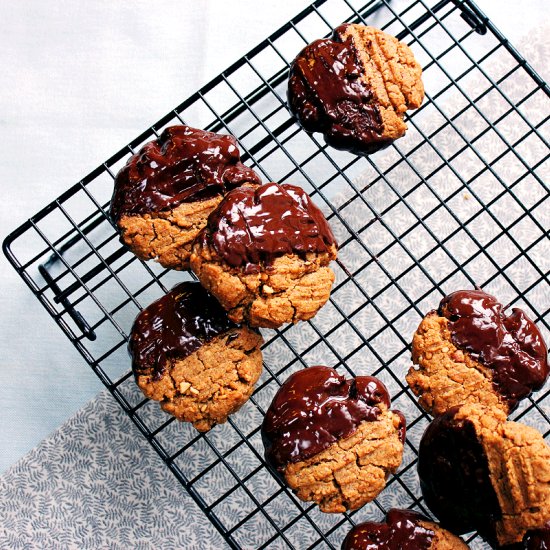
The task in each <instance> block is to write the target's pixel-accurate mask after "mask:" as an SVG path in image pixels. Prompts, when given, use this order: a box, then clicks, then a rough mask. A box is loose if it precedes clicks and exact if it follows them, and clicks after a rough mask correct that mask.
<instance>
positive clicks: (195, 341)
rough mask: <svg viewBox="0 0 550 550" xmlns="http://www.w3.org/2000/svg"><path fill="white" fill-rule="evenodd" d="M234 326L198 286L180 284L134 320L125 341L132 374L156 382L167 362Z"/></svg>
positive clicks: (220, 308) (213, 299)
mask: <svg viewBox="0 0 550 550" xmlns="http://www.w3.org/2000/svg"><path fill="white" fill-rule="evenodd" d="M236 327H237V325H235V324H234V323H233V322H231V321H230V320H229V318H228V317H227V313H226V312H225V310H224V309H223V308H222V307H221V306H220V304H219V303H218V302H217V300H216V299H215V298H213V297H212V296H211V295H210V294H208V292H206V290H204V288H203V287H202V286H201V285H200V284H199V283H195V282H190V281H187V282H183V283H180V284H178V285H176V286H175V287H174V288H173V289H172V290H171V291H170V292H169V293H168V294H166V295H165V296H163V297H162V298H160V299H158V300H156V301H155V302H153V303H152V304H150V305H149V306H147V307H146V308H145V309H144V310H143V311H142V312H141V313H140V314H139V315H138V316H137V317H136V320H135V321H134V324H133V326H132V331H131V333H130V340H129V342H128V351H129V353H130V356H131V357H132V368H133V370H134V374H135V375H136V376H137V375H140V374H144V375H151V376H152V377H153V379H154V380H159V379H160V378H161V377H162V375H163V373H164V371H165V369H166V365H167V362H168V361H170V360H171V359H176V358H177V359H184V358H185V357H188V356H189V355H191V354H192V353H193V352H195V351H196V350H197V349H199V348H200V347H201V346H202V345H203V344H204V343H206V342H209V341H210V340H212V339H213V338H215V337H216V336H218V335H220V334H223V333H224V332H227V331H229V330H231V329H233V328H236Z"/></svg>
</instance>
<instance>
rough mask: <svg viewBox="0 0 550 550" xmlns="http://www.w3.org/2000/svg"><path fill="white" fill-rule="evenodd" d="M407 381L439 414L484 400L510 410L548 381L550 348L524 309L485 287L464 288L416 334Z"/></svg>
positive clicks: (426, 406) (445, 300) (422, 402)
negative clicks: (507, 306)
mask: <svg viewBox="0 0 550 550" xmlns="http://www.w3.org/2000/svg"><path fill="white" fill-rule="evenodd" d="M412 359H413V362H414V363H415V364H416V365H417V368H416V369H415V368H414V367H411V369H410V370H409V373H408V375H407V382H408V383H409V386H410V387H411V389H412V391H413V392H414V393H415V394H416V395H417V396H418V397H419V403H420V405H421V406H422V407H423V408H424V409H425V410H426V411H428V412H430V413H432V414H434V415H439V414H442V413H444V412H445V411H446V410H448V409H449V408H451V407H453V406H455V405H461V404H465V403H478V404H482V405H486V406H487V407H492V408H495V409H499V410H502V411H504V412H505V413H506V414H510V412H511V411H513V410H514V409H515V408H516V407H517V405H518V403H519V401H520V400H521V399H524V398H525V397H527V396H528V395H530V394H531V392H533V391H537V390H539V389H540V388H542V386H543V385H544V383H545V381H546V379H547V378H548V373H549V366H548V351H547V349H546V344H545V343H544V340H543V338H542V334H541V333H540V331H539V329H538V328H537V327H536V325H535V324H534V323H533V322H532V321H531V320H530V319H529V318H528V317H527V315H526V314H525V312H524V311H522V310H521V309H518V308H513V309H512V312H511V313H510V314H509V315H507V314H506V313H505V312H504V311H503V307H502V305H501V304H500V303H499V302H498V301H497V299H496V298H495V297H493V296H491V295H490V294H487V293H486V292H483V291H482V290H459V291H457V292H453V293H452V294H450V295H449V296H446V297H445V298H443V300H441V303H440V304H439V308H438V310H437V311H431V312H430V313H428V315H426V317H424V319H423V320H422V322H421V323H420V326H419V327H418V330H417V331H416V333H415V335H414V337H413V343H412Z"/></svg>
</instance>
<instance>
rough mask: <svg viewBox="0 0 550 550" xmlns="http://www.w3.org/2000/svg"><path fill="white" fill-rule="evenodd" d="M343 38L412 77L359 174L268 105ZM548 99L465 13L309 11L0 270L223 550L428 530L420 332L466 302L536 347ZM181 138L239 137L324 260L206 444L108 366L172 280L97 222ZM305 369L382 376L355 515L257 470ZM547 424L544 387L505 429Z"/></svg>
mask: <svg viewBox="0 0 550 550" xmlns="http://www.w3.org/2000/svg"><path fill="white" fill-rule="evenodd" d="M343 21H353V22H366V23H368V24H372V25H374V26H378V27H380V28H383V29H385V30H386V31H387V32H389V33H391V34H393V35H395V36H397V37H398V38H399V39H400V40H403V41H405V42H406V43H408V44H409V45H410V46H411V47H412V49H413V51H414V52H415V56H416V57H417V59H418V60H419V61H420V62H421V64H422V66H423V69H424V83H425V87H426V91H427V94H426V100H425V102H424V104H423V106H422V107H421V108H420V109H419V110H418V111H416V112H414V113H413V114H412V115H411V116H410V118H408V125H409V131H408V133H407V135H406V137H404V138H403V139H401V140H398V141H397V142H396V143H395V144H394V145H393V146H392V147H390V148H388V149H386V150H384V151H382V152H379V153H377V154H375V155H373V156H371V157H368V158H359V157H356V156H353V155H350V154H348V153H344V152H340V151H336V150H334V149H331V148H327V147H326V146H325V145H324V143H322V142H321V140H320V139H319V137H318V136H317V135H315V136H313V137H311V136H308V135H307V134H306V133H305V132H303V131H301V130H300V129H299V128H298V127H297V126H296V124H295V123H294V122H293V120H292V119H291V117H290V116H289V113H288V110H287V107H286V103H285V92H286V79H287V73H288V67H289V62H290V61H291V60H292V59H293V58H294V57H295V55H296V54H297V52H298V51H299V50H300V49H301V48H302V47H303V46H304V45H305V44H306V43H308V42H310V41H312V40H313V39H316V38H318V37H321V36H325V35H327V34H329V33H330V31H331V29H332V28H334V27H335V26H337V25H338V24H340V23H342V22H343ZM549 95H550V94H549V89H548V87H547V86H546V85H545V84H544V82H543V81H542V80H541V79H540V77H539V76H538V75H537V74H536V73H535V72H534V71H533V70H532V69H531V67H530V66H529V65H528V64H527V63H526V62H525V60H524V59H522V58H521V56H520V55H519V54H518V52H517V51H516V50H514V48H513V47H512V46H511V45H510V44H509V43H508V42H507V40H506V39H505V38H504V37H503V36H502V35H501V34H500V33H499V32H498V31H497V30H496V29H495V28H494V27H493V25H492V24H491V23H490V21H488V19H487V18H486V17H485V16H484V15H483V14H482V13H481V12H480V11H479V9H478V8H477V7H476V6H475V5H474V4H473V3H471V2H469V1H466V0H442V1H440V2H437V3H436V2H430V1H429V0H415V1H412V2H399V1H397V0H396V1H393V2H389V0H388V1H387V2H382V1H371V2H367V3H366V4H363V2H361V1H356V0H325V1H323V0H318V1H317V2H315V3H313V4H312V5H311V6H310V7H308V8H307V9H305V10H304V11H303V12H302V13H300V14H299V15H298V16H296V17H295V18H294V19H293V20H292V21H290V22H288V23H287V24H286V25H285V26H283V27H282V28H281V29H280V30H278V31H277V32H276V33H274V34H273V35H272V36H270V37H269V38H268V39H266V40H265V41H264V42H262V43H261V44H260V45H258V46H257V47H256V48H254V49H253V50H252V51H251V52H250V53H249V54H248V55H246V56H245V57H243V58H242V59H240V60H239V61H237V62H236V63H235V64H234V65H232V66H231V67H230V68H229V69H228V70H226V71H225V72H223V73H222V74H220V75H219V76H218V77H216V78H215V79H214V80H213V81H212V82H210V83H209V84H208V85H206V86H205V87H204V88H202V89H201V90H200V91H198V92H197V93H196V94H194V95H193V96H192V97H190V98H189V99H188V100H186V101H185V102H184V103H182V104H181V105H179V106H178V107H177V108H175V109H174V110H173V111H171V112H170V113H168V114H167V115H166V116H165V117H164V118H162V119H161V120H160V121H159V122H158V123H156V124H154V125H153V126H152V127H151V128H149V129H148V130H146V131H145V132H144V133H143V134H141V135H140V136H139V137H138V138H136V139H135V140H134V141H132V142H131V143H130V144H129V145H128V146H127V147H125V148H123V149H122V150H121V151H119V152H118V153H116V154H115V155H114V156H113V157H111V158H110V159H109V160H108V161H106V162H105V163H104V164H102V165H101V166H99V167H98V168H97V169H96V170H94V171H93V172H92V173H91V174H89V175H88V176H86V177H85V178H84V179H83V180H82V181H81V182H79V183H78V184H76V185H75V186H73V187H72V188H71V189H69V190H67V191H66V192H65V193H64V194H63V195H61V196H60V197H59V198H58V199H57V200H55V201H54V202H52V203H51V204H49V205H48V206H47V207H46V208H44V209H43V210H42V211H40V212H39V213H38V214H36V215H35V216H33V217H32V218H31V219H29V220H28V221H27V222H26V223H24V224H23V225H22V226H21V227H19V228H18V229H17V230H16V231H15V232H13V233H12V234H11V235H10V236H9V237H8V238H7V239H6V241H5V242H4V251H5V253H6V255H7V257H8V258H9V260H10V261H11V263H12V264H13V266H14V267H15V269H16V270H17V271H18V273H19V274H20V275H21V277H22V278H23V279H24V281H25V282H26V283H27V285H28V286H29V287H30V288H31V290H32V291H33V293H34V294H35V295H36V297H37V298H38V299H39V300H40V302H41V303H42V304H43V305H44V307H45V308H46V309H47V311H48V312H49V313H50V315H51V316H52V317H53V319H55V321H56V322H57V323H58V324H59V325H60V327H61V328H62V330H63V331H64V332H65V333H66V335H67V336H68V337H69V339H70V340H71V341H72V342H73V344H74V345H75V347H76V348H77V349H78V350H79V351H80V353H81V354H82V355H83V357H84V358H85V359H86V361H87V362H88V363H89V365H90V366H91V367H92V369H93V370H94V372H96V374H97V375H98V376H99V378H100V379H101V380H102V382H103V383H104V384H105V385H106V386H107V388H108V389H109V390H110V392H111V393H112V394H113V396H114V397H115V398H116V400H117V401H118V402H119V403H120V405H121V406H122V408H123V409H124V410H125V411H126V412H127V413H128V414H129V416H130V417H131V418H132V420H133V421H134V422H135V424H136V426H137V427H138V428H139V430H140V431H141V432H142V433H143V435H144V436H145V437H146V438H147V440H148V441H149V442H150V444H151V445H152V446H153V447H154V448H155V450H156V451H157V452H158V454H159V455H160V457H161V458H162V460H163V461H164V462H165V463H166V464H167V466H168V467H169V468H170V469H171V470H172V472H173V473H174V474H175V476H176V477H177V479H178V480H179V481H180V482H181V484H182V485H183V486H184V487H185V488H186V489H187V490H188V491H189V494H190V495H191V496H192V498H193V499H194V500H195V501H196V502H197V504H198V505H199V506H200V508H201V509H202V510H203V511H204V513H205V515H206V516H207V517H208V519H209V520H210V521H211V522H212V523H213V524H214V525H215V527H216V528H217V529H218V530H219V531H220V533H221V534H222V535H223V537H224V539H225V540H226V541H227V543H228V545H229V546H230V547H232V548H300V549H303V548H337V547H339V545H340V543H341V540H342V538H343V537H344V536H345V534H346V533H347V532H348V530H349V529H350V528H351V526H352V525H353V524H355V523H356V522H358V521H361V520H364V519H366V518H369V519H372V520H378V519H381V518H382V517H383V515H384V512H385V511H386V510H387V509H388V508H390V507H392V506H399V507H413V508H416V509H418V510H421V511H423V512H425V513H427V512H428V511H427V510H426V509H425V506H424V503H423V501H422V498H421V496H420V491H419V484H418V479H417V476H416V457H417V448H418V442H419V439H420V437H421V435H422V433H423V431H424V429H425V427H426V425H427V422H428V421H429V419H428V417H427V416H426V415H425V414H424V413H423V412H422V411H421V410H420V409H419V408H418V406H417V404H416V400H415V398H414V396H413V395H412V394H411V393H410V391H409V390H408V389H407V387H406V383H405V381H404V375H405V373H406V371H407V369H408V367H409V366H410V351H409V343H410V341H411V338H412V334H413V332H414V330H415V328H416V326H417V325H418V323H419V321H420V319H421V317H422V316H423V314H424V313H426V312H427V311H428V310H430V309H432V308H434V307H435V306H436V305H437V303H438V302H439V299H440V298H441V296H442V295H443V294H445V293H448V292H451V291H453V290H456V289H458V288H461V287H472V286H474V285H479V286H481V287H483V288H485V289H486V290H488V291H489V292H492V293H494V294H496V295H497V296H498V297H499V298H500V299H501V301H503V302H504V303H507V304H514V305H520V306H521V307H523V308H525V309H526V310H527V311H528V313H529V314H530V316H531V317H532V318H533V319H534V320H535V321H536V322H537V323H538V325H539V327H541V329H542V330H543V332H544V333H545V336H546V337H548V329H549V325H548V318H549V315H548V313H549V307H550V293H549V291H548V272H549V267H550V262H549V258H550V253H549V252H550V251H549V247H548V234H547V230H548V227H549V225H550V223H549V219H548V215H549V211H550V209H549V206H550V204H549V193H548V188H547V186H545V184H544V180H545V178H546V179H547V178H548V175H549V167H548V158H549V154H548V151H549V149H548V142H547V138H548V131H549V125H548V120H549V118H550V102H549V101H548V98H549ZM183 122H185V123H188V124H190V125H192V126H197V127H203V128H207V129H210V130H214V131H221V132H230V133H232V134H234V135H235V136H237V138H238V139H239V141H240V144H241V148H242V150H243V151H244V159H245V160H246V161H247V162H248V164H250V165H251V166H253V167H254V168H256V170H258V171H259V172H260V173H261V174H262V175H263V177H264V179H265V181H278V182H292V183H296V184H300V185H302V186H303V187H304V188H305V189H306V190H307V191H308V192H309V193H310V194H311V195H312V196H313V198H314V200H315V201H316V202H317V204H318V205H319V206H320V207H321V208H322V209H323V210H324V212H325V213H326V215H327V216H328V218H329V219H330V222H331V224H332V226H333V228H334V231H335V233H336V235H337V237H338V239H339V243H340V256H339V262H338V263H337V264H335V272H336V283H335V286H334V289H333V292H332V295H331V298H330V301H329V303H328V304H327V305H326V306H325V307H324V308H323V309H322V310H321V312H320V313H319V314H318V315H317V317H316V318H315V319H314V320H313V321H311V322H308V323H301V324H298V325H295V326H287V327H284V328H282V329H281V330H278V331H265V332H264V337H265V340H266V344H265V346H264V361H265V370H264V374H263V376H262V378H261V379H260V382H259V383H258V386H257V389H256V391H255V393H254V395H253V397H252V398H251V400H250V401H249V403H247V404H246V405H245V406H244V407H243V409H241V411H239V413H237V414H235V415H234V416H233V417H232V418H231V419H230V420H229V422H228V423H227V424H225V425H223V426H218V427H216V428H215V429H213V430H212V431H211V432H209V433H207V434H199V433H197V432H196V431H194V430H193V429H192V428H191V427H190V426H188V425H186V424H180V423H178V422H176V421H174V420H173V419H172V418H171V417H169V416H168V415H166V414H164V413H162V412H161V411H160V409H159V407H158V405H157V404H156V403H153V402H150V401H148V400H146V399H143V396H142V395H141V393H140V392H139V390H138V389H137V388H136V385H135V383H134V381H133V378H132V375H131V372H130V370H129V367H130V361H129V358H128V356H127V352H126V340H127V335H128V331H129V329H130V327H131V324H132V321H133V319H134V318H135V316H136V314H137V313H138V311H139V310H140V309H141V308H142V307H144V306H146V305H148V304H149V303H150V302H151V301H152V300H154V299H156V298H158V297H159V296H160V295H162V294H163V293H164V292H166V291H167V290H168V289H169V288H171V286H173V284H175V283H176V282H178V281H180V280H182V279H185V278H189V277H190V275H189V274H182V273H177V272H173V271H168V270H164V269H162V268H161V267H160V266H159V265H157V264H156V263H154V262H149V263H143V262H141V261H139V260H138V259H136V258H135V257H134V256H133V255H132V254H131V253H129V252H128V251H127V250H126V249H125V248H124V247H123V246H122V245H121V244H120V242H119V240H118V237H117V234H116V232H115V230H114V228H113V226H112V225H111V223H110V221H109V220H108V218H107V214H106V213H107V210H108V204H109V199H110V196H111V193H112V187H113V177H114V175H115V174H116V172H117V171H118V170H119V169H120V167H121V166H122V165H123V164H124V162H125V161H126V159H127V157H128V155H130V154H131V153H133V152H134V151H136V149H138V148H139V147H140V146H141V145H142V144H143V143H144V142H145V141H148V140H150V139H152V138H154V137H155V136H158V135H159V134H160V132H161V131H162V129H163V128H164V127H165V126H167V125H171V124H178V123H183ZM545 163H546V164H545ZM313 364H326V365H331V366H336V367H337V368H338V369H339V370H340V371H342V372H346V371H347V372H349V373H350V374H374V375H376V376H378V377H380V378H381V379H382V380H383V381H384V382H385V383H386V385H387V386H388V388H389V390H390V393H391V394H392V399H393V406H394V407H395V408H399V409H401V410H402V411H404V413H405V414H406V416H407V420H408V432H407V442H406V448H405V453H404V459H403V464H402V466H401V468H400V471H399V473H398V474H397V475H395V476H393V477H392V478H390V480H389V481H388V486H387V488H386V490H385V491H384V492H382V493H381V495H379V497H378V498H377V499H376V500H375V501H374V502H373V503H370V504H368V505H366V506H365V507H363V508H362V509H361V510H360V511H358V512H356V513H352V514H338V515H327V514H322V513H321V512H319V510H318V508H317V507H316V506H314V505H311V504H306V503H301V502H299V501H298V500H297V499H296V498H295V497H294V496H293V495H292V494H291V493H290V492H289V491H287V490H286V489H285V488H284V487H282V486H281V484H280V482H279V481H278V480H277V479H275V478H274V477H273V476H272V475H271V473H270V472H269V471H268V470H267V469H266V468H265V465H264V461H263V448H262V444H261V438H260V433H259V429H260V428H259V427H260V423H261V420H262V417H263V413H264V411H265V410H266V407H267V406H268V404H269V402H270V400H271V398H272V396H273V395H274V393H275V392H276V390H277V388H278V387H279V384H280V381H282V380H284V379H286V377H287V376H288V375H289V374H291V373H292V372H294V371H295V370H297V369H300V368H302V367H305V366H310V365H313ZM549 416H550V390H549V389H548V386H546V388H544V389H543V390H542V391H540V392H539V393H538V394H536V395H534V396H533V397H532V398H531V399H528V400H527V401H526V402H525V403H524V404H523V405H522V406H521V407H520V408H519V410H518V411H517V412H516V413H515V414H514V419H519V420H521V421H522V422H526V423H529V424H531V425H534V426H536V427H537V428H539V429H540V430H541V431H542V432H543V434H544V435H545V437H546V438H547V439H548V437H549V435H550V418H549ZM468 540H469V542H470V544H471V546H472V547H479V548H481V547H483V545H484V543H483V542H482V541H481V539H480V538H479V537H477V536H476V535H475V534H472V535H471V536H470V537H469V539H468Z"/></svg>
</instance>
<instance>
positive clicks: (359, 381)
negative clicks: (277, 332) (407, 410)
mask: <svg viewBox="0 0 550 550" xmlns="http://www.w3.org/2000/svg"><path fill="white" fill-rule="evenodd" d="M389 405H390V399H389V395H388V392H387V390H386V388H385V386H384V385H383V384H382V382H380V380H378V379H376V378H374V377H372V376H358V377H357V378H355V379H352V380H346V379H345V378H344V377H343V376H341V375H339V374H338V373H337V372H336V370H334V369H332V368H329V367H309V368H306V369H303V370H301V371H298V372H296V373H294V374H292V375H291V376H290V377H289V378H288V379H287V380H286V382H285V383H284V384H283V385H282V386H281V388H280V389H279V391H278V392H277V394H276V395H275V397H274V399H273V401H272V403H271V405H270V406H269V409H268V411H267V413H266V415H265V418H264V421H263V424H262V439H263V442H264V446H265V456H266V460H267V462H268V463H269V464H270V465H271V467H272V468H273V469H274V471H275V472H277V474H278V475H279V476H281V478H282V479H283V480H284V481H285V483H286V484H287V485H288V486H289V487H290V488H291V489H292V490H293V491H294V492H295V493H296V495H297V496H298V498H300V499H301V500H304V501H313V502H316V503H317V504H318V505H319V508H320V509H321V510H322V511H323V512H345V511H346V510H355V509H356V508H360V507H361V506H363V505H364V504H366V503H367V502H370V501H371V500H373V499H374V498H375V497H376V496H377V495H378V494H379V493H380V491H382V489H383V488H384V487H385V485H386V478H387V477H388V475H389V474H390V473H394V472H395V471H396V470H397V468H398V467H399V465H400V464H401V459H402V454H403V442H404V440H405V419H404V417H403V415H402V414H401V413H400V412H399V411H391V410H390V409H389Z"/></svg>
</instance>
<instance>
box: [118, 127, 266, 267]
mask: <svg viewBox="0 0 550 550" xmlns="http://www.w3.org/2000/svg"><path fill="white" fill-rule="evenodd" d="M259 183H261V180H260V178H259V176H258V175H257V174H256V173H255V172H254V171H253V170H251V169H250V168H248V167H246V166H245V165H244V164H242V163H241V162H240V154H239V150H238V148H237V141H236V140H235V138H234V137H233V136H228V135H219V134H215V133H213V132H206V131H204V130H198V129H196V128H191V127H189V126H172V127H170V128H166V130H164V132H163V133H162V135H161V136H160V138H159V139H157V140H155V141H151V142H149V143H147V144H145V145H144V146H143V147H142V148H141V149H140V151H139V152H138V153H137V154H135V155H133V156H132V157H130V159H129V160H128V162H127V163H126V165H125V166H124V167H123V168H122V170H120V172H119V173H118V174H117V176H116V178H115V189H114V193H113V198H112V200H111V218H112V219H113V221H114V222H115V223H116V225H117V227H118V229H119V231H120V235H121V239H122V241H123V242H124V243H125V244H126V245H127V246H128V247H129V248H130V250H132V252H133V253H134V254H136V256H139V257H140V258H142V259H144V260H148V259H152V258H155V259H157V260H158V261H159V263H160V264H161V265H163V266H164V267H168V268H172V269H187V268H188V267H189V254H190V252H191V245H192V244H193V240H194V239H195V237H196V236H197V234H198V232H199V231H200V230H201V229H202V228H203V227H204V226H205V225H206V220H207V218H208V215H209V214H210V212H212V210H214V208H216V206H218V204H219V203H220V201H221V200H222V198H223V196H224V195H225V193H226V192H227V191H228V190H229V189H234V188H235V187H238V186H240V185H243V184H249V185H254V184H259Z"/></svg>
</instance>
